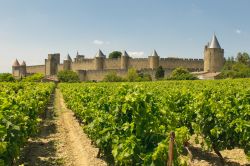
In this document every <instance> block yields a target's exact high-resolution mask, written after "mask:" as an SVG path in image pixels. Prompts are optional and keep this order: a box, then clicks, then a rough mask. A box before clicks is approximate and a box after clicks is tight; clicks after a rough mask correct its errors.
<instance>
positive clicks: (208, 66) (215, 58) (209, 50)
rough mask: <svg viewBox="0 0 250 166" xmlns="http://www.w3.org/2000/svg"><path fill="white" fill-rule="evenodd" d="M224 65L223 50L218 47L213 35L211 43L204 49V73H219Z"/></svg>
mask: <svg viewBox="0 0 250 166" xmlns="http://www.w3.org/2000/svg"><path fill="white" fill-rule="evenodd" d="M224 63H225V60H224V49H222V48H221V47H220V44H219V42H218V40H217V37H216V36H215V34H214V35H213V37H212V40H211V42H210V43H208V44H207V45H206V46H205V49H204V71H205V72H219V71H221V69H222V67H223V65H224Z"/></svg>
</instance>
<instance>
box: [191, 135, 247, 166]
mask: <svg viewBox="0 0 250 166" xmlns="http://www.w3.org/2000/svg"><path fill="white" fill-rule="evenodd" d="M194 137H195V136H192V137H191V140H190V142H191V144H192V145H191V146H190V151H191V152H192V155H193V161H192V162H191V163H190V165H192V166H222V164H221V162H220V159H219V157H218V156H217V155H216V154H215V152H213V151H211V152H209V151H204V150H203V149H202V148H201V145H200V144H196V143H195V141H194ZM220 153H221V155H222V156H223V158H224V160H225V165H227V166H250V162H249V161H248V159H247V156H246V154H245V153H244V150H243V149H238V148H235V149H232V150H223V151H220Z"/></svg>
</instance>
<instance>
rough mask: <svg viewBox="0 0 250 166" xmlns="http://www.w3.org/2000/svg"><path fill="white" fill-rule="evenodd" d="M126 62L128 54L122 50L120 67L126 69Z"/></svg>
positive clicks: (127, 61)
mask: <svg viewBox="0 0 250 166" xmlns="http://www.w3.org/2000/svg"><path fill="white" fill-rule="evenodd" d="M128 63H129V55H128V53H127V52H126V51H125V50H124V51H123V52H122V56H121V69H124V70H127V69H128Z"/></svg>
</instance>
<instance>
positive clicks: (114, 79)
mask: <svg viewBox="0 0 250 166" xmlns="http://www.w3.org/2000/svg"><path fill="white" fill-rule="evenodd" d="M103 81H104V82H122V81H125V79H124V78H122V77H120V76H118V75H117V73H116V72H110V73H109V74H107V75H105V77H104V79H103Z"/></svg>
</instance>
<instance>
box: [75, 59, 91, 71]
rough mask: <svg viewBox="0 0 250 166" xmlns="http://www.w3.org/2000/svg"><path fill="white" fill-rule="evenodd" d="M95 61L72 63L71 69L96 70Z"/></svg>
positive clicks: (85, 60)
mask: <svg viewBox="0 0 250 166" xmlns="http://www.w3.org/2000/svg"><path fill="white" fill-rule="evenodd" d="M94 63H95V62H94V59H84V60H83V61H82V62H72V63H71V69H72V70H73V71H77V70H95V64H94Z"/></svg>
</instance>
